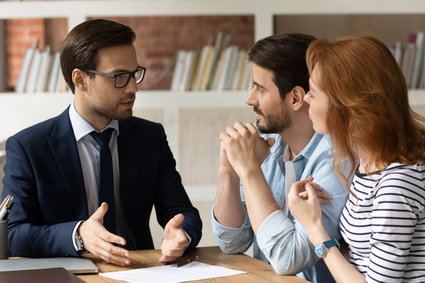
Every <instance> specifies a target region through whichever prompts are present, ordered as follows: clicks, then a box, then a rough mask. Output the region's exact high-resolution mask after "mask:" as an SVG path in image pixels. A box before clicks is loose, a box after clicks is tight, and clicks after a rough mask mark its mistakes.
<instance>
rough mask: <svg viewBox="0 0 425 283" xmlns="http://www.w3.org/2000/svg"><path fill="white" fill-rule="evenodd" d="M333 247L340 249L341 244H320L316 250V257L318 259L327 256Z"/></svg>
mask: <svg viewBox="0 0 425 283" xmlns="http://www.w3.org/2000/svg"><path fill="white" fill-rule="evenodd" d="M331 247H337V248H339V243H338V241H337V240H335V239H334V240H329V241H325V242H323V243H321V244H318V245H317V246H316V247H315V248H314V251H315V252H316V255H317V256H318V257H324V256H325V254H326V251H327V250H328V249H330V248H331Z"/></svg>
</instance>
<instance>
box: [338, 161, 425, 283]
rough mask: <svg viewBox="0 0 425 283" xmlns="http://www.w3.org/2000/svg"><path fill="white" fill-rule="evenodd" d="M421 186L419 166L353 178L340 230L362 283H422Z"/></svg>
mask: <svg viewBox="0 0 425 283" xmlns="http://www.w3.org/2000/svg"><path fill="white" fill-rule="evenodd" d="M424 183H425V166H424V165H423V164H419V163H418V164H415V165H403V164H400V163H393V164H391V165H390V166H388V167H387V168H386V169H385V170H384V171H382V172H378V173H373V174H372V175H365V174H360V173H358V172H357V173H356V175H355V176H354V180H353V183H352V186H351V190H352V192H354V194H355V195H356V196H357V197H358V199H356V197H355V196H353V194H350V197H349V199H348V201H347V204H346V206H345V208H344V210H343V212H342V214H341V218H340V228H341V233H342V236H343V237H344V239H345V241H346V242H347V243H348V245H349V247H350V262H351V264H352V265H353V266H354V267H355V268H356V269H357V270H358V271H359V272H361V273H362V274H363V275H364V276H365V277H366V281H367V282H385V283H388V282H425V219H424V216H425V184H424Z"/></svg>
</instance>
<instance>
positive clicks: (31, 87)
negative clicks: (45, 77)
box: [25, 49, 41, 92]
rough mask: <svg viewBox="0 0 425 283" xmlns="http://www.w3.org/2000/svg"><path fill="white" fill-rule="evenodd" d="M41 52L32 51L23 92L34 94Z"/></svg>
mask: <svg viewBox="0 0 425 283" xmlns="http://www.w3.org/2000/svg"><path fill="white" fill-rule="evenodd" d="M40 62H41V52H40V50H38V49H36V50H34V54H33V58H32V62H31V67H30V69H29V72H28V78H27V80H28V81H27V83H26V86H25V92H35V86H36V84H37V79H38V74H39V72H40Z"/></svg>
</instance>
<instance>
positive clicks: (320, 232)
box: [307, 223, 331, 246]
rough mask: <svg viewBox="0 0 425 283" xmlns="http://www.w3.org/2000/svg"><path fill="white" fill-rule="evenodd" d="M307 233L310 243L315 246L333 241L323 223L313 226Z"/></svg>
mask: <svg viewBox="0 0 425 283" xmlns="http://www.w3.org/2000/svg"><path fill="white" fill-rule="evenodd" d="M307 233H308V238H309V239H310V242H311V243H312V244H313V245H315V246H316V245H318V244H320V243H323V242H325V241H328V240H330V239H331V238H330V237H329V235H328V233H327V232H326V230H325V228H324V227H323V224H322V223H318V224H316V225H312V226H311V227H309V229H308V230H307Z"/></svg>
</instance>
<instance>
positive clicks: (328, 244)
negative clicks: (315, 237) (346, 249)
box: [322, 239, 340, 249]
mask: <svg viewBox="0 0 425 283" xmlns="http://www.w3.org/2000/svg"><path fill="white" fill-rule="evenodd" d="M322 245H323V246H325V248H327V249H330V248H332V247H337V248H339V246H340V245H339V243H338V241H337V240H336V239H333V240H329V241H325V242H323V243H322Z"/></svg>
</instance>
